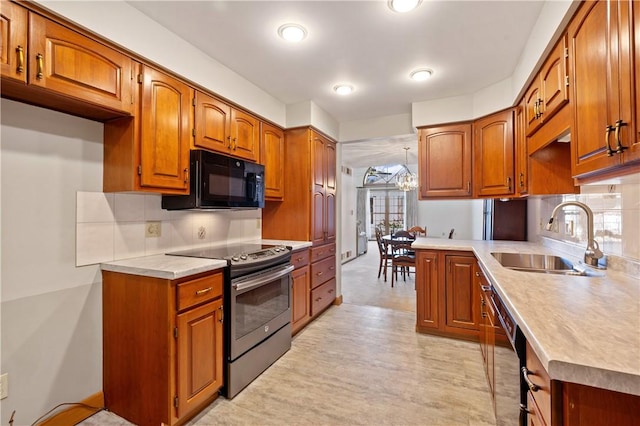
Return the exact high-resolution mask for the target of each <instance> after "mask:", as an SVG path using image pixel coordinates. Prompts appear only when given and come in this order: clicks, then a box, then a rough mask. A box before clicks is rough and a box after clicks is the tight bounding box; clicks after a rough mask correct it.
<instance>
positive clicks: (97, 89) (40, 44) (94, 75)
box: [28, 13, 133, 112]
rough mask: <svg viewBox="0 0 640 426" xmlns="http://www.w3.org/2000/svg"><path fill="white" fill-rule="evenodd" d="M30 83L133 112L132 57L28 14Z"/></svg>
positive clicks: (33, 14)
mask: <svg viewBox="0 0 640 426" xmlns="http://www.w3.org/2000/svg"><path fill="white" fill-rule="evenodd" d="M28 52H29V84H31V85H34V86H39V87H42V88H46V89H49V90H52V91H55V92H58V93H60V94H64V95H65V96H68V97H71V98H75V99H79V100H83V101H86V102H90V103H92V104H96V105H100V106H102V107H105V108H111V109H113V110H118V111H126V112H131V111H132V110H133V104H132V93H131V90H132V89H131V85H130V84H129V83H130V81H131V69H132V60H131V58H129V57H127V56H125V55H123V54H121V53H119V52H116V51H115V50H113V49H110V48H109V47H107V46H105V45H103V44H100V43H98V42H96V41H94V40H92V39H90V38H88V37H84V36H82V35H80V34H78V33H76V32H75V31H72V30H70V29H67V28H65V27H63V26H61V25H58V24H56V23H55V22H52V21H50V20H48V19H46V18H43V17H42V16H40V15H37V14H35V13H31V14H29V49H28Z"/></svg>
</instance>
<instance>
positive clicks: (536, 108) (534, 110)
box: [533, 99, 538, 119]
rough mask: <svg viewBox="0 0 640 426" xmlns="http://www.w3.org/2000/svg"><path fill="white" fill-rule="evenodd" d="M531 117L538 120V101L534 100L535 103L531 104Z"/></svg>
mask: <svg viewBox="0 0 640 426" xmlns="http://www.w3.org/2000/svg"><path fill="white" fill-rule="evenodd" d="M533 116H534V117H535V118H536V119H537V118H538V100H537V99H536V101H535V102H534V103H533Z"/></svg>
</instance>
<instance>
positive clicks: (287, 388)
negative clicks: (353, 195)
mask: <svg viewBox="0 0 640 426" xmlns="http://www.w3.org/2000/svg"><path fill="white" fill-rule="evenodd" d="M369 248H370V250H369V251H368V253H367V254H366V255H364V256H361V257H359V258H357V259H356V260H354V261H352V262H349V263H347V264H345V265H343V268H342V274H343V275H342V293H343V298H344V303H343V304H342V305H340V306H332V307H331V308H329V309H328V310H327V311H326V312H325V313H324V314H322V315H321V316H320V317H319V318H318V319H316V320H315V321H314V322H312V323H311V324H309V325H308V326H307V327H306V328H305V329H303V330H302V331H301V332H300V333H298V334H297V335H296V336H295V337H294V339H293V343H292V347H291V350H290V351H289V352H287V353H286V354H285V355H284V356H283V357H282V358H280V359H279V360H278V361H277V362H276V363H275V364H273V365H272V366H271V367H270V368H269V369H268V370H267V371H265V372H264V373H263V374H262V375H261V376H260V377H258V378H257V379H256V380H255V381H253V382H252V383H251V384H250V385H249V386H248V387H247V388H245V389H244V390H243V391H242V392H241V393H240V394H239V395H238V396H236V397H235V398H234V399H233V400H227V399H225V398H223V397H219V398H218V399H217V400H216V401H215V402H214V403H213V404H211V405H210V406H209V407H208V408H207V409H206V410H204V411H203V412H202V413H201V414H199V415H198V416H197V417H195V418H194V419H192V421H191V422H189V423H188V424H189V425H192V426H201V425H311V424H313V425H373V424H376V425H377V424H394V425H477V426H481V425H495V419H494V416H493V413H492V409H491V402H490V397H489V390H488V387H487V384H486V379H485V376H484V371H483V367H482V360H481V355H480V350H479V345H478V344H477V343H470V342H464V341H458V340H454V339H447V338H442V337H435V336H429V335H422V334H417V333H416V332H415V291H414V279H413V272H412V273H411V276H410V278H408V279H407V281H406V282H405V281H403V280H402V278H401V277H399V278H400V279H399V281H398V283H397V285H396V286H395V287H394V288H393V289H392V288H391V283H390V282H389V281H387V282H384V280H383V279H382V277H381V278H380V279H378V278H377V270H378V252H377V249H376V246H375V244H370V245H369ZM389 279H390V277H389ZM115 424H124V425H126V424H129V423H127V422H126V421H124V420H122V419H120V418H119V417H117V416H115V415H113V414H112V413H108V412H104V411H103V412H100V413H98V414H96V415H94V416H92V417H91V418H89V419H87V420H85V421H84V422H82V423H81V425H85V426H88V425H115Z"/></svg>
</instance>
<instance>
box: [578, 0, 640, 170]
mask: <svg viewBox="0 0 640 426" xmlns="http://www.w3.org/2000/svg"><path fill="white" fill-rule="evenodd" d="M639 7H640V6H639V5H638V3H637V2H634V1H629V0H627V1H622V0H621V1H614V0H611V1H598V2H585V3H583V4H582V6H581V7H580V9H579V10H578V12H577V13H576V15H575V16H574V18H573V20H572V21H571V23H570V24H569V27H568V35H569V45H570V46H571V77H572V81H573V89H572V92H571V96H572V100H571V101H572V103H573V110H574V126H573V129H572V133H571V143H572V145H573V175H574V176H575V177H578V178H582V177H588V176H590V175H597V174H600V173H603V172H608V171H611V170H612V169H614V168H618V167H620V166H622V165H628V164H630V163H632V162H634V161H636V160H638V159H640V145H639V144H638V138H639V136H638V134H637V126H638V122H637V115H636V116H634V114H637V113H635V109H636V107H637V105H636V101H637V99H638V94H637V93H636V91H637V90H638V87H637V85H638V77H637V73H636V72H635V71H636V70H637V67H638V65H637V63H636V64H635V67H636V69H634V61H635V60H637V58H638V47H637V46H635V43H636V41H637V37H638V35H637V34H635V31H636V22H635V21H636V19H638V13H639V12H638V10H637V9H638V8H639Z"/></svg>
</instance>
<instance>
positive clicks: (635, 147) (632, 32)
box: [620, 0, 640, 162]
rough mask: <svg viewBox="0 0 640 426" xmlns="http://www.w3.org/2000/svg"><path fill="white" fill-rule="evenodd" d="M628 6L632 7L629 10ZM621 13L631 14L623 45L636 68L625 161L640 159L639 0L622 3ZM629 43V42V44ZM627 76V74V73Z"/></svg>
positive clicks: (630, 86) (630, 77) (631, 93)
mask: <svg viewBox="0 0 640 426" xmlns="http://www.w3.org/2000/svg"><path fill="white" fill-rule="evenodd" d="M628 8H631V10H630V11H629V10H628ZM620 9H621V14H622V15H625V16H631V19H632V25H631V26H630V28H629V37H628V38H626V39H624V42H623V46H624V47H625V48H626V47H627V46H628V48H629V50H630V52H628V53H627V52H626V51H624V52H623V53H624V55H625V56H626V57H628V56H630V57H631V61H632V62H631V64H635V69H634V68H632V65H631V66H630V70H629V73H630V76H629V82H630V83H629V90H631V92H630V95H631V99H630V102H633V104H632V105H633V106H635V108H634V109H635V116H633V117H632V118H633V123H630V124H629V126H628V127H629V128H628V129H626V130H627V131H628V133H627V135H628V141H629V143H628V145H627V144H626V142H625V143H624V145H625V146H628V148H629V149H628V150H627V151H624V154H623V155H624V161H625V162H631V161H638V160H640V4H638V2H637V1H630V0H628V1H624V2H621V3H620ZM627 43H628V44H627ZM625 77H626V74H625Z"/></svg>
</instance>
